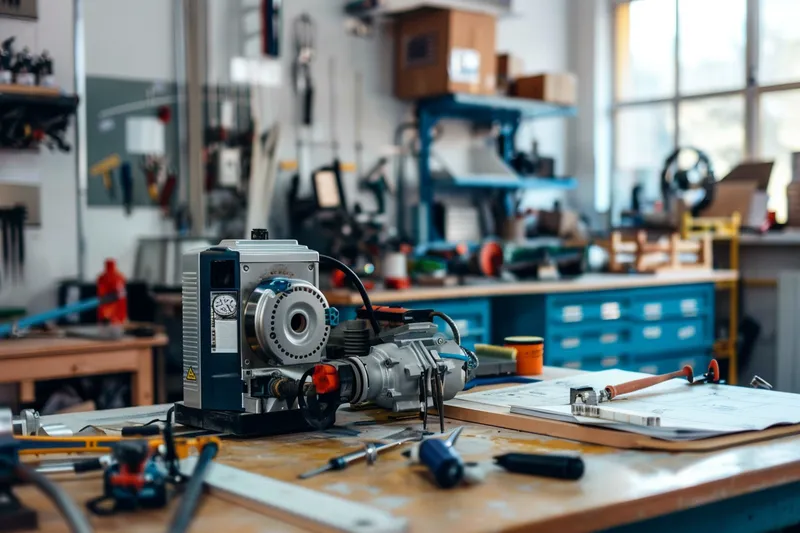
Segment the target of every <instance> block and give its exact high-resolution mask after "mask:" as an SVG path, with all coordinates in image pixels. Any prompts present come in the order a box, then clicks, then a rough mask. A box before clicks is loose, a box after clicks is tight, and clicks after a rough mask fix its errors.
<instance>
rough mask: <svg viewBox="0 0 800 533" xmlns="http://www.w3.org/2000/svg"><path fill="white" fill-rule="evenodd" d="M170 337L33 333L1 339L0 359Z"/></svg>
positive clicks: (124, 346)
mask: <svg viewBox="0 0 800 533" xmlns="http://www.w3.org/2000/svg"><path fill="white" fill-rule="evenodd" d="M168 342H169V339H168V338H167V336H166V335H164V334H163V333H157V334H156V335H154V336H152V337H128V336H126V337H123V338H121V339H118V340H95V339H81V338H78V337H32V338H25V339H4V340H0V359H12V358H19V357H44V356H49V355H53V354H59V355H61V354H63V355H70V354H86V353H94V352H104V351H119V350H129V349H132V348H152V347H154V346H165V345H166V344H167V343H168Z"/></svg>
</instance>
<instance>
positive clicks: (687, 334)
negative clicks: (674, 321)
mask: <svg viewBox="0 0 800 533" xmlns="http://www.w3.org/2000/svg"><path fill="white" fill-rule="evenodd" d="M696 334H697V328H696V327H694V326H683V327H682V328H681V329H679V330H678V338H679V339H680V340H682V341H684V340H686V339H691V338H692V337H694V336H695V335H696Z"/></svg>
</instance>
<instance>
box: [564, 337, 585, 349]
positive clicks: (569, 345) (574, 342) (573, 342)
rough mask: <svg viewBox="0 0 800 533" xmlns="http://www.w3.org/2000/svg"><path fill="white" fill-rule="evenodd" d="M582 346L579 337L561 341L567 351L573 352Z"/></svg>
mask: <svg viewBox="0 0 800 533" xmlns="http://www.w3.org/2000/svg"><path fill="white" fill-rule="evenodd" d="M580 345H581V340H580V339H579V338H577V337H570V338H569V339H564V340H562V341H561V347H562V348H564V349H565V350H571V349H573V348H577V347H578V346H580Z"/></svg>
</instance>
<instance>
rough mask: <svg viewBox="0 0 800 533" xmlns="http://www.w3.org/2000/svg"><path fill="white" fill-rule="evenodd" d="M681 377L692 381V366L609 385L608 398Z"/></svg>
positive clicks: (611, 398)
mask: <svg viewBox="0 0 800 533" xmlns="http://www.w3.org/2000/svg"><path fill="white" fill-rule="evenodd" d="M680 377H685V378H686V379H687V380H688V381H689V383H691V382H692V380H693V379H694V372H693V371H692V367H691V366H689V365H686V366H685V367H683V368H682V369H681V370H676V371H675V372H670V373H669V374H661V375H660V376H652V377H649V378H642V379H634V380H633V381H628V382H626V383H620V384H619V385H608V386H607V387H606V392H607V393H608V399H609V400H613V399H614V398H616V397H617V396H619V395H620V394H629V393H631V392H636V391H637V390H642V389H646V388H648V387H652V386H653V385H658V384H659V383H664V382H665V381H669V380H671V379H673V378H680Z"/></svg>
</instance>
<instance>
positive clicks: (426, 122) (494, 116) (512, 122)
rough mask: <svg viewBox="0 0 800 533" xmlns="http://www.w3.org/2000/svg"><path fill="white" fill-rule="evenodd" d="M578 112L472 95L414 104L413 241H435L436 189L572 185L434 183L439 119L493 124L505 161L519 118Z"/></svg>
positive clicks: (474, 180)
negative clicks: (417, 196) (433, 152)
mask: <svg viewBox="0 0 800 533" xmlns="http://www.w3.org/2000/svg"><path fill="white" fill-rule="evenodd" d="M576 114H577V109H576V108H575V107H572V106H563V105H558V104H552V103H550V102H540V101H537V100H528V99H525V98H514V97H509V96H480V95H472V94H450V95H445V96H438V97H435V98H426V99H423V100H420V101H419V102H417V128H418V135H419V143H420V150H419V162H418V164H419V194H420V205H419V207H418V212H417V240H418V242H419V243H420V244H425V243H427V242H430V241H432V240H436V238H437V236H436V235H435V232H434V229H433V227H432V224H431V208H432V206H433V200H434V192H435V190H436V189H437V188H443V187H446V188H450V189H453V188H459V189H460V188H469V189H473V190H475V189H501V190H518V189H550V190H553V189H561V190H565V189H572V188H574V187H575V185H576V182H575V180H574V179H572V178H559V179H555V178H529V177H519V178H509V177H508V176H480V177H476V176H470V177H465V178H459V177H451V178H449V179H445V180H439V179H433V177H432V174H431V168H430V156H431V144H432V143H433V138H432V136H431V131H432V130H433V127H434V126H435V125H436V123H437V122H439V121H440V120H442V119H447V118H449V119H459V120H467V121H469V122H472V123H473V124H497V125H499V126H500V135H502V136H504V137H505V139H506V141H507V142H506V143H505V145H506V146H507V147H508V148H507V150H506V153H503V154H500V155H501V156H502V158H503V159H504V160H505V161H506V163H509V162H510V161H511V158H512V157H513V155H514V154H513V153H512V152H513V146H514V144H513V141H514V137H515V136H516V134H517V130H518V129H519V126H520V124H521V123H522V121H523V120H531V119H538V118H553V117H574V116H575V115H576ZM398 185H399V187H398V189H399V190H398V197H399V198H402V194H403V191H402V184H398ZM397 222H398V227H400V228H402V227H404V226H405V220H404V216H403V209H399V210H398V220H397Z"/></svg>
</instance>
